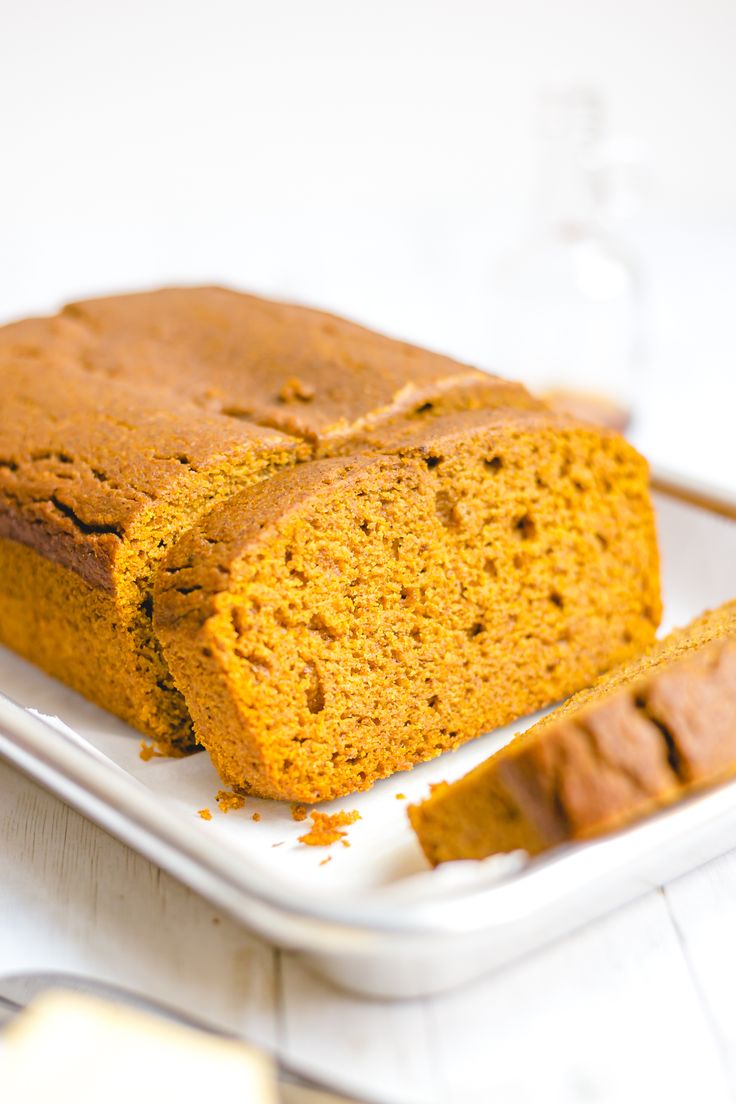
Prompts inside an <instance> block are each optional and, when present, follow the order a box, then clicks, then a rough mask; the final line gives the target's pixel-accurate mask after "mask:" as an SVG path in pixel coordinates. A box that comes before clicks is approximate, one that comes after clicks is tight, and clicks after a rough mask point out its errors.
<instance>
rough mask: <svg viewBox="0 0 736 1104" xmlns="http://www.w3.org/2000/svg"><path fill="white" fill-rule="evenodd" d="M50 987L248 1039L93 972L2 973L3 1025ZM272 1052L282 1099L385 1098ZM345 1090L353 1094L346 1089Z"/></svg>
mask: <svg viewBox="0 0 736 1104" xmlns="http://www.w3.org/2000/svg"><path fill="white" fill-rule="evenodd" d="M47 989H66V990H71V991H73V992H76V993H89V994H91V995H93V996H97V997H101V998H103V999H104V1000H109V1001H113V1002H114V1003H115V1004H125V1005H127V1006H128V1007H131V1008H137V1009H139V1010H140V1011H142V1012H148V1013H151V1014H153V1015H155V1016H159V1017H161V1018H162V1019H166V1020H173V1021H174V1022H175V1023H180V1024H184V1025H185V1026H186V1027H192V1028H195V1029H196V1030H197V1031H203V1032H205V1033H206V1034H208V1035H218V1036H220V1037H222V1038H230V1039H237V1038H241V1041H242V1042H246V1043H247V1042H249V1040H248V1039H245V1038H242V1037H239V1036H237V1035H234V1034H231V1033H229V1032H227V1031H222V1030H220V1029H219V1028H217V1027H213V1026H212V1025H211V1024H208V1023H205V1022H204V1021H202V1020H199V1019H196V1018H195V1017H194V1016H190V1015H189V1014H188V1013H186V1012H180V1011H179V1010H178V1009H175V1008H170V1007H169V1006H168V1005H165V1004H161V1003H160V1002H159V1001H155V1000H152V999H151V998H150V997H146V996H144V995H143V994H142V993H134V992H132V991H131V990H128V989H122V988H120V987H119V986H117V985H110V984H108V983H107V982H104V981H98V980H97V979H95V978H88V977H83V976H81V975H77V974H63V973H28V974H8V975H6V976H5V977H0V1027H1V1026H2V1024H3V1023H7V1022H8V1021H9V1020H11V1019H12V1018H14V1017H15V1016H16V1015H17V1014H18V1013H19V1012H21V1011H22V1010H23V1008H25V1006H26V1005H27V1004H28V1003H29V1002H30V1001H31V1000H33V998H34V997H36V996H38V995H39V994H40V993H43V992H45V991H46V990H47ZM250 1045H252V1046H255V1047H256V1049H258V1050H264V1048H263V1047H262V1046H260V1044H258V1045H257V1044H253V1043H251V1044H250ZM269 1056H270V1057H271V1059H272V1060H273V1062H274V1065H275V1066H276V1073H277V1080H278V1088H279V1098H280V1101H281V1104H387V1102H386V1101H381V1100H379V1099H378V1098H377V1097H375V1096H366V1095H365V1092H363V1091H362V1090H361V1092H360V1095H356V1094H355V1092H354V1089H353V1086H352V1085H350V1084H348V1082H349V1078H343V1077H341V1076H333V1075H330V1077H329V1078H327V1079H326V1078H325V1077H324V1076H323V1075H322V1074H321V1073H320V1074H319V1076H317V1075H315V1074H313V1073H312V1071H311V1070H308V1069H307V1068H306V1066H305V1065H304V1064H303V1063H294V1062H292V1061H291V1060H290V1059H286V1058H282V1057H281V1055H279V1054H276V1053H273V1052H270V1054H269ZM346 1092H347V1093H349V1094H350V1095H348V1096H346V1095H344V1094H345V1093H346ZM417 1104H419V1102H417Z"/></svg>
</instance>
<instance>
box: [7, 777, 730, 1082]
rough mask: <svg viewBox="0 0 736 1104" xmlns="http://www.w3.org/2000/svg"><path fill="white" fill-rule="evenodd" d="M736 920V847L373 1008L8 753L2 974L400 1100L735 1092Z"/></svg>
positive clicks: (372, 1002)
mask: <svg viewBox="0 0 736 1104" xmlns="http://www.w3.org/2000/svg"><path fill="white" fill-rule="evenodd" d="M734 932H736V853H732V854H730V855H727V856H725V857H724V858H722V859H719V860H717V861H715V862H712V863H710V864H708V865H707V866H705V867H703V868H701V869H700V870H698V871H696V872H695V873H693V874H690V875H689V876H688V877H686V878H682V879H680V880H679V881H677V882H674V883H672V884H671V885H669V886H667V887H666V888H665V889H664V890H655V891H653V892H651V893H650V894H649V895H648V896H646V897H644V898H642V899H641V900H640V901H638V902H636V903H634V904H633V905H630V906H628V907H627V908H625V909H622V910H620V911H619V912H617V913H615V914H613V915H611V916H609V917H607V918H605V919H604V920H602V921H599V922H597V923H595V924H592V925H589V926H588V927H587V928H584V929H582V930H581V931H580V932H578V933H577V934H576V935H574V936H572V937H570V938H568V939H565V940H564V941H561V942H559V943H557V944H555V945H553V946H551V947H549V948H548V949H546V950H544V951H542V952H539V953H537V954H536V955H534V956H532V957H530V958H528V959H526V960H525V961H524V962H522V963H520V964H518V965H516V966H514V967H510V968H507V969H505V970H503V971H501V972H498V973H496V974H494V975H491V976H489V977H488V978H486V979H484V980H483V981H481V982H479V983H476V984H474V985H473V986H470V987H466V988H465V989H462V990H458V991H457V992H455V993H453V994H450V995H447V996H443V997H437V998H432V999H425V1000H417V1001H409V1002H401V1003H389V1002H375V1001H363V1000H360V999H358V998H355V997H351V996H348V995H345V994H343V993H340V992H337V991H336V990H334V989H333V988H331V987H330V986H329V985H328V984H327V983H324V982H322V981H320V980H318V979H316V978H314V977H313V976H311V975H310V974H309V973H307V972H305V971H304V970H303V969H302V967H301V966H300V965H299V964H298V963H297V962H296V961H294V959H293V958H292V957H291V956H289V955H284V954H279V953H278V952H276V951H274V950H273V949H271V948H269V947H267V946H265V945H264V944H261V943H259V942H257V941H255V940H254V939H253V938H252V937H251V936H249V935H248V933H247V932H245V931H244V930H243V929H242V928H241V927H239V926H238V925H237V924H234V923H232V922H231V921H230V920H228V919H227V918H226V917H223V916H219V915H217V913H216V912H215V910H213V908H212V907H211V906H209V905H208V904H207V903H206V902H204V901H203V900H201V899H200V898H198V897H197V896H196V895H194V894H193V893H191V892H190V891H189V890H187V889H185V888H184V887H183V886H181V885H179V884H178V883H176V882H174V881H173V880H172V879H171V878H169V877H168V876H167V875H166V874H164V873H163V872H162V871H160V870H159V869H157V868H156V867H154V866H152V865H151V864H150V863H149V862H147V861H146V860H144V859H142V858H140V857H139V856H137V855H136V854H134V853H133V852H132V851H130V850H129V849H128V848H126V847H124V846H123V845H122V844H120V843H118V842H117V841H116V840H113V839H111V838H110V837H109V836H107V835H106V834H105V833H103V832H102V831H100V830H99V829H98V828H96V827H95V826H94V825H92V824H90V823H89V822H88V821H86V820H84V819H83V818H82V817H80V816H79V815H78V814H77V813H76V812H74V811H73V810H71V809H69V808H68V807H66V806H65V805H63V804H62V803H61V802H60V801H58V800H57V799H56V798H54V797H52V796H51V795H49V794H47V793H45V792H44V791H43V790H41V789H39V788H38V787H37V786H36V785H35V784H33V783H31V782H29V781H28V780H26V779H25V778H24V777H22V776H21V775H20V774H18V773H17V772H16V771H15V770H13V769H12V768H10V767H8V766H5V765H3V764H0V974H2V973H9V972H14V971H19V970H33V969H59V970H68V971H75V972H82V973H88V974H92V975H95V976H97V977H101V978H104V979H106V980H110V981H115V982H118V983H121V984H124V985H126V986H129V987H131V988H135V989H139V990H141V991H143V992H147V993H149V994H151V995H153V996H155V997H158V998H160V999H161V1000H164V1001H167V1002H170V1003H172V1004H175V1005H179V1006H183V1007H186V1008H189V1009H191V1010H196V1011H197V1012H198V1013H199V1014H200V1015H201V1016H202V1017H203V1018H206V1019H209V1020H211V1021H213V1022H216V1023H218V1024H221V1025H222V1026H224V1027H228V1028H231V1029H233V1030H242V1031H243V1032H244V1033H247V1034H248V1035H249V1036H251V1037H253V1038H254V1039H256V1040H261V1041H263V1042H264V1043H270V1044H274V1045H276V1046H278V1047H279V1048H281V1049H282V1050H283V1051H284V1052H286V1053H288V1054H290V1055H292V1056H293V1057H294V1058H298V1057H299V1056H308V1057H309V1059H310V1061H313V1062H315V1063H318V1064H319V1065H320V1066H322V1067H324V1069H325V1070H339V1069H341V1068H344V1069H347V1070H349V1071H350V1072H351V1073H352V1074H355V1075H356V1076H358V1075H359V1076H360V1077H361V1078H362V1080H363V1081H364V1083H365V1085H366V1087H370V1088H371V1089H372V1090H373V1091H375V1092H380V1093H382V1094H383V1095H384V1096H385V1098H386V1100H387V1101H393V1100H396V1101H403V1100H407V1101H417V1100H421V1101H427V1102H433V1104H450V1102H455V1101H458V1102H460V1101H463V1102H467V1101H489V1102H490V1101H499V1102H503V1104H515V1102H517V1101H519V1102H522V1101H523V1102H527V1101H536V1100H540V1101H541V1100H543V1101H545V1102H557V1101H560V1102H568V1101H575V1102H577V1101H581V1102H583V1101H585V1102H592V1101H595V1102H599V1101H601V1102H602V1101H605V1102H608V1101H626V1102H627V1104H628V1102H632V1101H634V1102H636V1101H639V1100H641V1101H660V1100H668V1101H679V1100H683V1101H685V1100H687V1101H708V1102H709V1104H720V1102H721V1101H727V1100H731V1099H733V1098H734V1097H736V950H734ZM234 1099H236V1097H235V1098H234Z"/></svg>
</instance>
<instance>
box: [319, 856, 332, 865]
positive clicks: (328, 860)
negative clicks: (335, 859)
mask: <svg viewBox="0 0 736 1104" xmlns="http://www.w3.org/2000/svg"><path fill="white" fill-rule="evenodd" d="M328 862H332V855H328V856H327V858H326V859H322V861H321V862H320V864H319V865H320V866H327V864H328Z"/></svg>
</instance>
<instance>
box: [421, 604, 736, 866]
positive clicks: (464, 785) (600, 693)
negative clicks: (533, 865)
mask: <svg viewBox="0 0 736 1104" xmlns="http://www.w3.org/2000/svg"><path fill="white" fill-rule="evenodd" d="M735 774H736V601H733V602H730V603H728V604H726V605H725V606H722V607H720V608H719V609H717V610H713V611H710V612H708V613H706V614H704V615H703V616H702V617H699V618H698V619H697V620H696V621H694V622H693V623H692V624H691V625H689V626H687V627H686V628H684V629H677V630H676V631H675V632H673V633H671V634H670V635H669V636H667V637H666V638H665V639H664V640H662V641H661V642H659V643H657V644H656V645H654V646H653V647H652V648H651V649H650V650H649V651H648V652H647V653H646V654H645V655H644V656H643V657H641V658H639V659H637V660H634V661H632V662H629V663H626V664H624V665H623V666H620V667H618V668H616V669H614V670H613V671H612V672H611V673H610V674H608V675H605V676H603V677H602V678H601V679H600V680H599V681H598V682H597V683H596V684H595V685H594V686H593V687H591V688H590V689H588V690H584V691H582V692H581V693H579V694H577V695H575V696H574V697H572V698H571V699H570V700H569V701H568V702H566V703H565V704H564V705H563V706H561V707H560V708H559V709H558V710H556V711H555V712H554V713H551V714H549V715H548V716H547V717H544V718H543V719H542V720H541V721H540V722H538V724H536V725H534V726H533V727H532V728H531V729H529V730H528V731H527V732H526V733H523V734H522V735H521V736H518V737H517V738H516V739H515V740H513V741H512V742H511V743H510V744H509V745H508V746H507V747H505V748H503V749H502V750H501V751H499V752H498V753H497V754H496V755H494V756H493V757H492V758H491V759H489V760H488V761H487V762H485V763H482V764H481V765H480V766H479V767H476V768H475V770H473V771H471V772H470V773H469V774H468V775H466V776H465V777H464V778H461V779H460V780H459V781H457V782H454V783H452V784H449V785H448V784H447V783H442V784H440V785H439V786H436V787H435V788H434V789H433V791H432V794H431V795H430V797H429V798H428V799H427V800H426V801H424V802H423V803H422V804H420V805H415V806H412V807H410V809H409V816H410V819H411V822H412V825H413V827H414V830H415V831H416V833H417V835H418V837H419V841H420V843H421V845H422V848H423V849H424V852H425V854H426V855H427V858H428V859H429V860H430V862H431V863H433V864H437V863H440V862H446V861H447V860H451V859H481V858H485V857H486V856H487V855H492V854H495V853H496V852H503V851H514V850H517V849H523V850H526V851H528V852H529V853H530V854H536V853H538V852H540V851H544V850H545V849H547V848H550V847H554V846H555V845H557V844H560V843H563V842H565V841H569V840H577V839H586V838H589V837H591V836H596V835H599V834H601V833H604V832H606V831H609V830H611V829H614V828H617V827H619V826H621V825H624V824H626V823H629V822H630V821H632V820H635V819H636V818H638V817H641V816H644V815H645V814H647V813H650V812H651V811H653V810H654V809H657V808H660V807H662V806H665V805H668V804H670V803H671V802H673V801H676V800H677V799H678V798H680V797H682V796H683V795H685V794H687V793H690V792H691V791H693V790H696V789H698V788H700V787H703V786H706V785H709V784H713V783H716V782H719V781H722V780H724V779H726V778H728V777H731V776H733V775H735Z"/></svg>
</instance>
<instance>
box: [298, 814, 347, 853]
mask: <svg viewBox="0 0 736 1104" xmlns="http://www.w3.org/2000/svg"><path fill="white" fill-rule="evenodd" d="M309 815H310V817H311V818H312V827H311V828H310V829H309V831H308V832H307V833H306V834H305V835H303V836H299V842H300V843H306V845H307V846H308V847H330V846H331V845H332V844H333V843H337V841H338V840H342V841H343V846H345V847H349V846H350V844H349V843H347V841H346V840H345V839H344V837H345V836H346V835H347V833H346V832H342V831H341V829H342V828H344V827H345V826H346V825H348V824H355V821H356V820H360V813H359V812H358V811H357V809H353V811H352V812H350V813H346V812H340V813H319V812H316V811H315V812H312V813H310V814H309Z"/></svg>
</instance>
